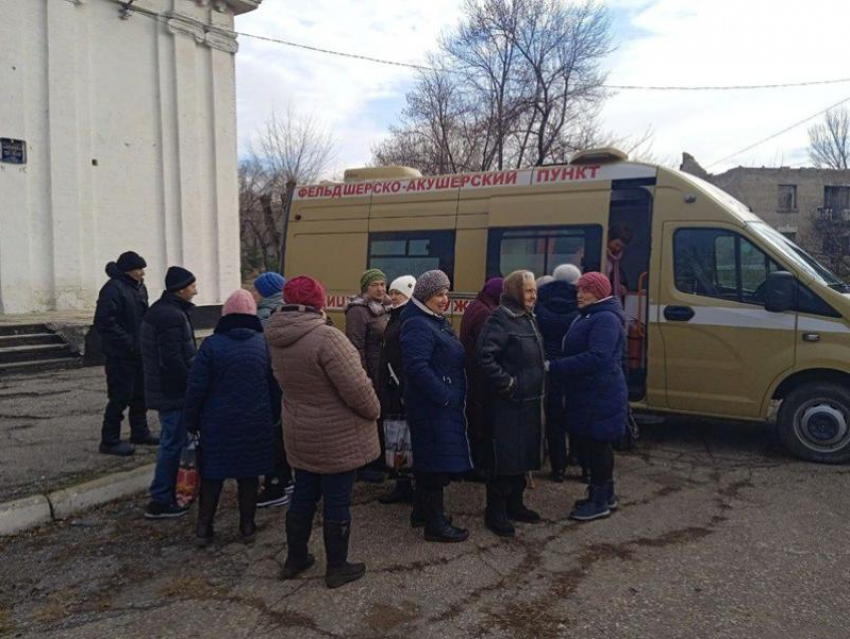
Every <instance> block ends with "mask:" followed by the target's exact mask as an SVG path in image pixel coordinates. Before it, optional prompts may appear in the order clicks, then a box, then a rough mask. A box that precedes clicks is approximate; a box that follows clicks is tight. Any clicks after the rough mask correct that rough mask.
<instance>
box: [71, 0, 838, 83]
mask: <svg viewBox="0 0 850 639" xmlns="http://www.w3.org/2000/svg"><path fill="white" fill-rule="evenodd" d="M65 1H66V2H70V3H72V4H76V2H75V0H65ZM114 1H115V2H116V3H117V4H121V5H123V6H124V7H125V9H128V10H130V11H132V12H133V13H138V14H140V15H143V16H145V17H148V18H152V19H154V20H157V21H159V22H162V21H163V20H162V18H163V16H160V15H159V14H156V13H154V12H152V11H149V10H146V9H142V8H141V7H132V8H131V7H130V6H129V5H128V4H127V3H126V2H125V1H122V0H114ZM231 33H232V34H233V35H237V36H241V37H244V38H251V39H254V40H260V41H263V42H271V43H273V44H280V45H283V46H286V47H291V48H293V49H301V50H304V51H312V52H313V53H322V54H325V55H332V56H337V57H341V58H348V59H351V60H361V61H363V62H372V63H374V64H382V65H385V66H392V67H401V68H406V69H413V70H415V71H437V69H435V68H434V67H429V66H426V65H422V64H415V63H413V62H399V61H397V60H387V59H386V58H376V57H373V56H368V55H361V54H359V53H349V52H347V51H336V50H334V49H326V48H324V47H315V46H312V45H308V44H302V43H300V42H292V41H291V40H284V39H282V38H274V37H271V36H261V35H257V34H255V33H246V32H244V31H232V32H231ZM449 72H451V71H449ZM848 82H850V78H835V79H831V80H808V81H802V82H781V83H777V84H732V85H704V86H675V85H638V84H603V85H600V86H599V88H603V89H612V90H616V91H752V90H765V89H790V88H799V87H812V86H826V85H832V84H847V83H848ZM595 86H597V85H594V87H595ZM576 88H582V85H576Z"/></svg>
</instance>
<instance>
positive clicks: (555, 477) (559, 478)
mask: <svg viewBox="0 0 850 639" xmlns="http://www.w3.org/2000/svg"><path fill="white" fill-rule="evenodd" d="M566 476H567V474H566V473H565V472H564V471H563V470H553V471H552V472H551V473H550V474H549V479H551V480H552V481H553V482H555V483H556V484H563V483H564V479H565V478H566Z"/></svg>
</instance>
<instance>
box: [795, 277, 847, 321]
mask: <svg viewBox="0 0 850 639" xmlns="http://www.w3.org/2000/svg"><path fill="white" fill-rule="evenodd" d="M795 310H797V311H800V312H801V313H808V314H810V315H822V316H823V317H836V318H839V317H841V313H839V312H838V311H836V310H835V309H834V308H832V306H830V305H829V304H828V303H827V302H824V301H823V300H822V299H821V298H820V297H818V296H817V294H815V293H814V292H812V290H811V289H810V288H809V287H808V286H806V285H804V284H799V285H798V288H797V308H796V309H795Z"/></svg>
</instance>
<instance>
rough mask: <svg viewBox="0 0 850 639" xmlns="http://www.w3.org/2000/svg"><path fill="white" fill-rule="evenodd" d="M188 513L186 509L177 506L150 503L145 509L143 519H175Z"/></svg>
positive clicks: (156, 502)
mask: <svg viewBox="0 0 850 639" xmlns="http://www.w3.org/2000/svg"><path fill="white" fill-rule="evenodd" d="M188 512H189V508H188V507H186V508H184V507H182V506H178V505H177V504H163V503H162V502H159V501H152V502H150V503H149V504H148V507H147V508H146V509H145V519H177V518H178V517H182V516H183V515H185V514H187V513H188Z"/></svg>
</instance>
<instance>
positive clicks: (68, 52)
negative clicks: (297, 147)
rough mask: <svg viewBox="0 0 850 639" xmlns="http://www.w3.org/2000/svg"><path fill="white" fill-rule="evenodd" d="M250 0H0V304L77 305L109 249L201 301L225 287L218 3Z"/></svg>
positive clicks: (235, 230)
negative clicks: (187, 287) (178, 283)
mask: <svg viewBox="0 0 850 639" xmlns="http://www.w3.org/2000/svg"><path fill="white" fill-rule="evenodd" d="M259 1H260V0H226V1H225V0H219V1H217V2H210V1H209V0H137V1H136V2H135V4H134V5H133V6H134V11H133V12H131V13H130V14H129V15H125V16H123V17H122V13H121V8H122V7H121V5H119V4H118V3H117V2H115V0H26V1H24V2H22V1H21V0H0V16H3V19H2V20H0V87H3V90H2V91H0V137H7V138H18V139H23V140H26V143H27V151H28V161H27V163H26V164H25V165H23V166H17V165H12V164H0V312H3V313H26V312H34V311H42V310H52V309H57V310H72V309H86V308H90V307H93V305H94V302H95V299H96V297H97V292H98V289H99V288H100V286H101V285H102V284H103V282H104V281H105V274H104V267H105V265H106V263H107V262H109V261H111V260H114V259H116V258H117V256H118V255H119V254H120V253H121V252H123V251H125V250H134V251H136V252H138V253H140V254H141V255H143V256H144V257H145V259H146V260H147V262H148V278H147V282H148V286H149V288H150V289H151V292H152V293H153V294H158V292H159V290H161V286H162V281H163V278H164V275H165V270H166V268H167V267H168V266H169V265H173V264H179V265H182V266H184V267H186V268H188V269H190V270H192V271H193V272H194V273H195V274H196V275H197V277H198V285H199V291H200V293H199V296H198V298H197V299H198V301H199V302H200V303H202V304H209V303H217V302H220V301H221V300H222V298H223V297H224V296H226V295H227V293H228V292H229V291H230V290H232V289H234V288H236V287H238V286H239V282H240V277H239V219H238V186H237V170H236V164H237V157H236V105H235V75H234V54H235V53H236V49H237V43H236V40H235V38H234V36H233V35H232V33H231V32H232V30H233V20H234V12H237V13H239V12H244V11H247V10H250V9H251V8H255V7H256V6H257V5H258V4H259Z"/></svg>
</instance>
